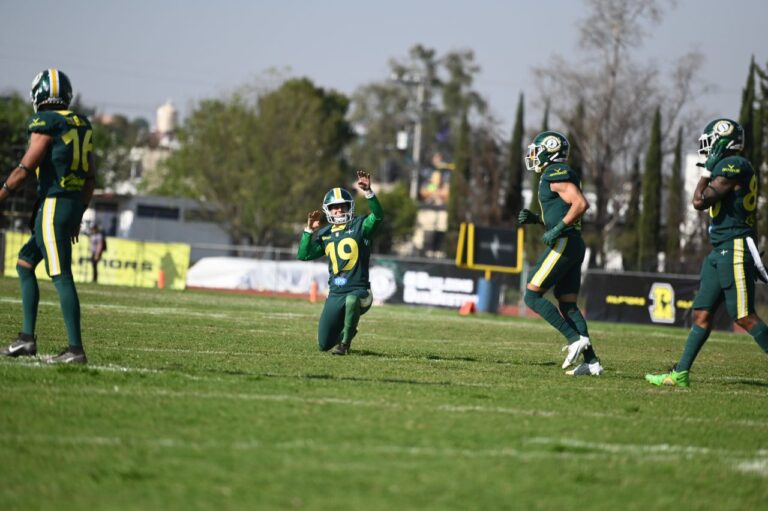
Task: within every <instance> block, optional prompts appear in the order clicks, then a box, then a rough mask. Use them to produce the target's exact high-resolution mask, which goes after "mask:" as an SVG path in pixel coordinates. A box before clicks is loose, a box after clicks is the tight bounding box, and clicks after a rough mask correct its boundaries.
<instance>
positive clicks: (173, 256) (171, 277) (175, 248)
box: [4, 232, 190, 289]
mask: <svg viewBox="0 0 768 511" xmlns="http://www.w3.org/2000/svg"><path fill="white" fill-rule="evenodd" d="M29 237H30V236H29V234H25V233H20V232H6V233H5V254H4V262H5V274H6V275H7V276H14V277H15V276H16V271H15V268H16V261H17V260H18V254H19V250H20V249H21V247H22V246H24V244H25V243H26V242H27V241H28V240H29ZM106 239H107V250H106V252H104V254H103V255H102V258H101V261H99V284H110V285H117V286H134V287H165V288H168V289H184V288H185V286H186V282H187V268H188V267H189V251H190V247H189V245H187V244H185V243H156V242H150V241H135V240H126V239H123V238H111V237H107V238H106ZM89 241H90V240H89V237H88V236H85V235H81V236H80V241H79V242H78V243H77V244H75V245H73V246H72V275H73V276H74V279H75V282H91V281H93V268H92V265H91V256H90V253H89V252H88V246H89ZM35 273H36V274H37V277H38V278H41V279H48V278H49V277H48V275H47V274H46V272H45V262H44V261H43V262H41V263H40V264H39V265H38V266H37V269H36V271H35Z"/></svg>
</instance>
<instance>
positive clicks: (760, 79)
mask: <svg viewBox="0 0 768 511" xmlns="http://www.w3.org/2000/svg"><path fill="white" fill-rule="evenodd" d="M585 4H586V10H585V12H586V15H585V18H584V19H583V20H581V21H580V22H579V28H580V31H579V34H580V40H579V45H578V49H577V51H576V52H575V54H574V55H575V58H574V55H572V56H571V58H569V59H566V58H565V57H563V56H560V55H553V56H552V57H551V58H550V59H549V60H548V61H546V62H543V63H542V64H541V65H540V66H537V67H536V68H534V69H533V70H532V71H533V74H534V76H535V79H536V83H537V96H536V97H534V98H533V99H532V100H531V99H528V100H526V98H525V97H524V95H523V94H520V95H519V98H518V104H517V110H516V112H515V116H514V123H513V126H512V130H511V133H509V134H508V135H507V134H505V133H502V132H501V129H500V124H501V123H500V122H499V121H498V119H497V118H496V115H495V113H494V112H493V109H492V108H491V106H490V105H489V103H488V101H487V100H486V99H485V98H484V97H483V96H482V94H480V93H479V92H478V91H477V90H476V88H475V79H476V77H477V75H478V73H479V72H480V67H479V65H478V64H477V63H476V61H475V55H474V53H473V52H472V51H471V50H467V49H465V50H454V51H450V52H447V53H445V54H440V53H439V52H437V51H436V50H435V49H433V48H429V47H426V46H423V45H420V44H417V45H415V46H413V47H412V48H411V50H410V51H409V53H408V55H406V56H404V57H401V58H396V59H392V60H391V61H390V62H389V71H390V72H389V76H387V77H386V78H385V79H381V80H377V81H374V82H371V83H368V84H365V85H363V86H361V87H359V88H358V89H357V90H356V91H355V92H354V93H353V94H351V95H350V96H349V97H347V96H346V95H344V94H341V93H339V92H337V91H333V90H328V89H324V88H322V87H319V86H317V85H316V84H314V83H313V82H312V80H310V79H309V78H284V77H283V78H280V79H279V80H278V84H277V85H272V86H268V87H264V86H259V85H258V84H247V85H245V86H243V87H241V88H239V89H237V90H235V91H234V92H232V93H230V94H227V95H225V96H223V97H220V98H211V99H206V100H202V101H200V102H199V103H197V104H196V105H195V107H194V109H193V110H192V111H191V113H190V114H189V115H188V116H187V117H186V119H185V120H184V122H183V123H182V125H181V126H180V128H179V130H178V138H179V142H180V148H179V149H178V150H177V151H174V152H173V153H172V154H171V155H170V157H169V158H168V159H167V160H166V161H165V162H164V164H163V166H162V168H161V169H160V170H161V173H162V179H161V180H159V183H160V184H159V185H158V186H157V187H156V188H155V189H147V190H144V191H146V192H151V193H157V194H168V195H175V196H186V197H191V198H194V199H196V200H199V201H201V202H206V203H209V204H214V205H216V206H217V207H218V211H219V215H220V216H219V221H220V222H221V223H222V225H223V226H225V227H226V228H227V229H228V230H229V232H230V234H231V235H232V237H233V239H235V240H237V241H238V242H248V243H253V244H264V245H285V244H290V243H292V242H293V241H295V240H294V238H295V233H296V226H297V225H299V226H300V225H301V224H302V223H303V221H304V220H305V217H306V214H307V212H308V211H311V210H314V209H317V208H318V206H319V203H320V201H321V200H322V196H323V193H324V192H325V191H327V189H329V188H331V187H334V186H339V185H341V186H345V185H346V186H350V187H351V185H352V176H353V172H352V171H353V170H354V169H355V168H364V169H366V170H369V171H371V172H372V173H373V175H374V179H375V180H376V182H378V183H380V184H381V187H380V189H379V196H380V198H381V200H382V202H383V204H384V206H385V209H386V211H387V216H388V221H387V222H385V224H384V225H385V227H384V229H386V230H387V232H385V233H383V235H380V236H378V237H377V239H378V240H379V241H378V243H380V246H378V247H376V248H377V250H378V251H380V252H384V253H386V252H389V251H391V250H393V249H394V248H395V247H396V246H397V244H398V243H400V242H405V241H407V240H408V239H410V237H411V235H412V232H413V227H414V222H415V218H416V213H417V204H416V202H414V201H413V200H412V197H411V193H410V192H411V190H410V189H409V187H410V182H411V179H412V172H413V171H414V170H416V171H420V170H422V169H426V168H429V167H430V166H431V161H432V159H433V158H434V157H435V156H436V155H439V158H440V159H441V160H442V161H445V162H450V164H451V168H452V169H453V170H452V171H451V172H450V195H449V201H448V204H447V206H446V208H447V213H448V232H447V235H446V238H445V245H444V249H445V252H446V253H447V254H448V255H449V256H450V255H451V254H452V253H453V251H454V250H455V243H456V237H457V232H458V226H459V224H460V223H461V222H466V221H471V222H475V223H478V224H491V225H507V226H509V227H515V226H516V217H517V212H518V211H519V210H520V209H521V208H522V207H529V208H531V209H534V210H535V209H538V198H537V190H538V181H537V176H536V175H535V174H533V173H526V172H524V168H525V167H524V163H523V156H524V153H525V148H526V146H527V144H528V143H529V141H530V140H532V138H533V136H535V134H536V133H538V132H540V131H543V130H546V129H556V130H558V131H562V132H563V133H564V134H565V135H566V136H567V137H568V138H569V140H570V142H571V162H570V163H571V165H572V166H573V167H574V168H575V169H576V170H577V171H578V172H579V173H580V174H581V175H582V179H583V187H584V189H585V192H586V193H587V194H588V196H589V197H592V208H591V210H590V212H589V217H588V218H587V219H586V222H585V231H584V236H585V240H586V242H587V245H588V247H589V249H590V260H589V265H590V266H591V267H603V266H605V265H606V264H608V263H609V261H610V260H611V259H612V258H613V257H614V256H615V255H616V254H620V255H621V256H622V257H621V260H622V265H623V268H624V269H627V270H645V271H653V270H656V269H663V270H664V271H674V272H685V271H695V269H696V268H697V267H698V263H699V260H700V253H701V247H702V244H703V243H705V242H706V221H705V218H702V217H700V218H699V219H698V221H697V222H694V224H693V226H692V227H691V228H688V227H685V228H684V225H686V226H690V222H687V223H686V222H685V218H686V215H688V214H689V211H690V207H689V205H688V201H689V199H690V198H689V197H684V196H683V188H684V183H683V180H684V175H683V167H684V165H685V160H684V158H685V155H686V154H690V153H691V152H693V151H695V149H696V145H695V141H696V138H697V137H698V135H699V133H700V130H701V128H702V127H703V125H704V124H705V123H706V122H707V121H708V120H710V119H711V118H714V117H715V116H725V117H732V116H733V115H734V114H731V113H729V112H708V111H705V110H702V109H701V107H700V105H699V104H698V103H697V102H696V101H695V100H696V99H697V98H700V97H703V96H704V95H705V94H706V92H707V91H708V90H709V89H710V85H709V84H708V83H707V82H706V81H705V80H704V79H703V78H701V77H699V76H698V74H697V71H698V69H699V67H700V64H701V62H702V61H703V56H702V55H700V54H697V53H695V52H692V53H688V54H684V55H680V56H678V57H677V58H676V60H675V61H674V62H673V63H672V64H671V65H670V68H671V70H670V71H669V72H668V73H662V72H661V70H660V68H659V66H658V65H656V64H648V63H643V62H641V61H640V59H639V58H638V57H637V54H638V50H639V49H640V48H641V47H642V43H643V41H644V40H645V38H646V37H648V35H649V30H650V28H649V27H652V26H653V25H654V24H657V23H658V22H659V21H660V20H661V19H662V17H663V15H664V12H665V9H666V8H667V6H668V5H670V2H668V1H664V0H585ZM767 74H768V65H767V66H765V67H761V66H760V65H758V64H757V63H756V62H755V60H754V58H753V59H752V61H751V63H750V64H749V72H748V79H747V82H746V85H745V88H744V91H743V97H742V108H741V112H740V113H739V116H738V119H737V120H738V121H739V122H740V123H741V124H742V125H743V126H744V129H745V132H746V134H747V137H748V141H747V147H746V148H745V154H746V155H747V157H748V158H749V159H750V160H751V161H752V163H753V166H754V167H755V169H756V170H758V172H760V171H762V170H764V168H765V165H766V163H765V162H766V156H765V155H766V154H768V151H766V139H767V138H768V136H767V135H766V133H765V129H764V125H765V120H766V108H765V106H766V101H768V79H767ZM3 101H5V102H6V103H5V104H4V105H3V106H4V107H3V108H2V109H0V144H2V151H0V158H5V159H7V162H6V164H7V165H8V166H9V167H10V166H12V163H13V162H14V161H17V158H18V154H19V152H20V151H22V152H23V144H24V140H25V137H26V134H25V133H23V132H22V131H19V127H20V126H23V118H24V117H25V115H28V114H29V113H31V112H30V111H29V109H28V107H27V106H26V104H25V102H23V101H22V100H21V98H20V97H11V98H6V99H4V100H3ZM79 106H80V107H83V108H86V109H87V107H85V105H82V104H81V105H79ZM526 110H528V111H530V110H534V111H539V112H542V114H543V115H542V117H541V118H540V120H539V121H538V122H533V123H529V124H526V120H525V113H526ZM117 121H118V122H114V119H113V122H112V123H110V124H109V125H99V124H98V123H96V125H95V127H94V130H95V133H94V139H95V141H96V155H97V158H98V159H99V166H100V168H102V169H107V170H109V172H107V173H104V174H103V176H102V178H101V179H102V183H101V184H102V185H104V186H111V185H113V184H114V183H115V182H118V181H120V180H121V179H125V178H126V177H127V176H128V173H129V170H130V162H129V161H128V154H129V152H130V148H131V147H132V145H134V144H135V143H136V141H137V140H140V139H141V137H143V136H146V132H147V129H148V125H149V124H148V123H147V122H146V121H143V120H134V121H130V120H128V119H126V118H124V117H122V116H117ZM416 133H418V135H419V136H418V137H416V136H414V135H415V134H416ZM402 134H409V136H408V140H409V142H408V147H403V146H402V145H400V144H398V143H397V140H398V136H399V135H402ZM414 144H419V150H415V149H414V147H413V146H414ZM8 158H10V159H8ZM414 158H417V159H418V161H414ZM0 161H5V160H0ZM760 178H761V179H760V181H761V185H762V186H763V187H764V185H765V183H763V181H765V180H766V179H768V177H766V172H760ZM525 189H527V190H530V195H527V194H524V193H523V192H524V190H525ZM764 189H765V188H764ZM524 197H528V198H527V199H524ZM526 200H527V201H529V203H528V204H526V203H525V201H526ZM359 208H360V210H364V208H365V204H364V201H362V202H361V204H360V205H359ZM758 229H759V231H760V237H761V242H763V243H765V242H766V241H767V240H768V202H767V201H765V200H764V199H761V201H760V214H759V220H758ZM527 232H528V242H527V248H528V253H530V254H535V253H537V252H538V249H539V248H540V246H537V245H538V244H539V241H538V238H539V236H540V235H541V233H537V232H536V227H535V226H530V227H529V228H528V230H527ZM659 254H663V256H662V261H661V262H660V261H659Z"/></svg>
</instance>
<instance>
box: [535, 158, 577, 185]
mask: <svg viewBox="0 0 768 511" xmlns="http://www.w3.org/2000/svg"><path fill="white" fill-rule="evenodd" d="M541 179H542V180H543V181H552V182H558V181H571V180H572V179H573V171H572V170H571V167H569V166H568V165H566V164H564V163H555V164H554V165H549V166H548V167H547V168H546V169H544V172H542V173H541Z"/></svg>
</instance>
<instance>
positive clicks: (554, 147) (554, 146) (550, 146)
mask: <svg viewBox="0 0 768 511" xmlns="http://www.w3.org/2000/svg"><path fill="white" fill-rule="evenodd" d="M541 145H543V146H544V147H545V148H546V149H547V152H548V153H556V152H557V151H559V150H560V147H562V142H560V139H559V138H558V137H556V136H554V135H550V136H548V137H547V138H545V139H544V140H542V142H541Z"/></svg>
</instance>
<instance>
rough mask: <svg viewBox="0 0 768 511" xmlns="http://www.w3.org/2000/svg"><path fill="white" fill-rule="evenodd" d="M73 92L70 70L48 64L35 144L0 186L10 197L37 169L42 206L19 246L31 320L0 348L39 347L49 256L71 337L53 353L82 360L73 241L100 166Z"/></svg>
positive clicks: (34, 95) (15, 352)
mask: <svg viewBox="0 0 768 511" xmlns="http://www.w3.org/2000/svg"><path fill="white" fill-rule="evenodd" d="M72 95H73V94H72V85H71V84H70V82H69V78H68V77H67V75H65V74H64V73H62V72H61V71H59V70H57V69H46V70H45V71H42V72H41V73H39V74H38V75H37V76H36V77H35V79H34V81H33V82H32V90H31V91H30V99H31V100H32V106H33V107H34V109H35V114H34V115H33V116H32V117H31V118H30V119H29V121H28V122H27V132H28V133H29V147H28V149H27V152H26V153H25V154H24V156H23V157H22V158H21V161H20V162H19V164H18V166H17V167H16V168H15V169H13V171H12V172H11V174H10V175H9V176H8V179H6V180H5V182H4V183H3V185H2V190H0V201H4V200H5V199H7V198H8V197H9V196H10V195H11V194H12V193H13V192H14V191H16V190H17V189H18V188H19V187H20V186H22V184H23V183H24V181H25V180H26V179H27V178H29V177H30V176H32V175H35V174H36V175H37V183H38V184H37V192H38V202H37V204H38V206H36V208H35V211H34V217H33V219H32V221H31V222H30V224H31V226H32V227H33V229H32V236H31V237H30V238H29V241H27V243H26V244H25V245H24V246H23V247H22V248H21V250H20V251H19V259H18V261H17V263H16V271H17V273H18V274H19V283H20V285H21V301H22V308H23V311H24V323H23V325H22V328H21V331H20V332H19V334H18V336H17V338H16V339H15V340H14V341H13V342H12V343H11V344H10V345H9V346H7V347H5V348H3V349H2V350H0V355H4V356H8V357H19V356H34V355H36V354H37V338H36V337H35V325H36V322H37V310H38V303H39V301H40V291H39V288H38V285H37V277H35V268H36V267H37V265H38V264H40V262H41V261H43V260H45V270H46V272H47V273H48V275H49V276H50V277H51V280H53V285H54V286H55V287H56V291H57V292H58V294H59V301H60V302H61V312H62V315H63V316H64V324H65V326H66V329H67V344H68V346H67V348H65V349H64V350H63V351H62V352H61V353H59V354H58V355H57V356H54V357H51V358H50V359H49V361H51V362H62V363H75V364H85V363H86V361H87V360H86V357H85V351H83V343H82V338H81V331H80V301H79V299H78V296H77V289H76V288H75V282H74V280H73V278H72V266H71V265H72V244H73V243H75V242H77V237H78V235H79V233H80V221H81V219H82V217H83V212H85V209H86V208H87V207H88V202H89V201H90V200H91V196H92V195H93V189H94V186H95V176H96V167H95V165H94V161H93V142H92V140H91V136H92V134H93V131H92V129H91V123H90V122H89V121H88V119H87V118H86V117H85V116H83V115H80V114H78V113H76V112H73V111H71V110H69V103H70V102H71V101H72Z"/></svg>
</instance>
